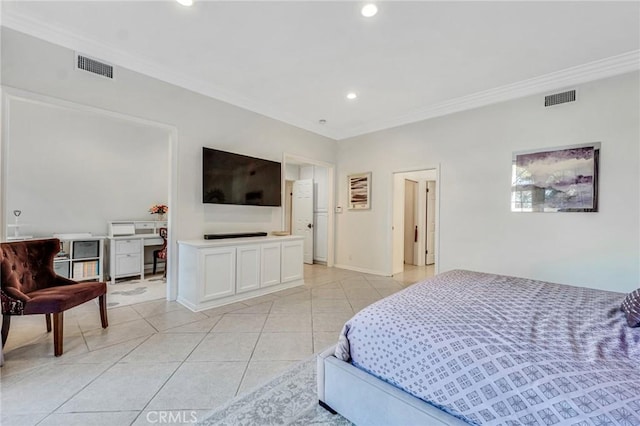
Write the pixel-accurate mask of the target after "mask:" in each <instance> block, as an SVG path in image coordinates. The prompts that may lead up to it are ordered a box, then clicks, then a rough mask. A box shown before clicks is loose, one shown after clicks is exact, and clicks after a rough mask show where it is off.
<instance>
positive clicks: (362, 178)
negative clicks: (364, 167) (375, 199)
mask: <svg viewBox="0 0 640 426" xmlns="http://www.w3.org/2000/svg"><path fill="white" fill-rule="evenodd" d="M348 185H349V205H348V209H349V210H367V209H370V208H371V172H367V173H358V174H353V175H349V176H348Z"/></svg>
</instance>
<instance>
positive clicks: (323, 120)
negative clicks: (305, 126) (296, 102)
mask: <svg viewBox="0 0 640 426" xmlns="http://www.w3.org/2000/svg"><path fill="white" fill-rule="evenodd" d="M318 123H320V124H327V120H325V119H324V118H321V119H320V120H318Z"/></svg>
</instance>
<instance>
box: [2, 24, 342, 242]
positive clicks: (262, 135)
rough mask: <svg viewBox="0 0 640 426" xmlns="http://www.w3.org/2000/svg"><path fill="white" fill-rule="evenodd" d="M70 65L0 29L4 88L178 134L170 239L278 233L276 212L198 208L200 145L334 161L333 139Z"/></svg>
mask: <svg viewBox="0 0 640 426" xmlns="http://www.w3.org/2000/svg"><path fill="white" fill-rule="evenodd" d="M85 53H87V54H90V53H91V52H85ZM73 60H74V53H73V52H72V51H71V50H69V49H66V48H63V47H60V46H56V45H53V44H50V43H47V42H45V41H42V40H39V39H36V38H33V37H30V36H27V35H24V34H22V33H19V32H16V31H12V30H9V29H6V28H2V84H3V85H4V86H9V87H15V88H19V89H24V90H28V91H31V92H35V93H40V94H44V95H47V96H51V97H55V98H60V99H65V100H68V101H72V102H76V103H79V104H83V105H91V106H95V107H98V108H102V109H106V110H110V111H117V112H119V113H122V114H126V115H130V116H134V117H141V118H143V119H148V120H152V121H156V122H160V123H166V124H169V125H173V126H175V127H176V128H177V132H178V141H177V146H178V147H177V157H178V158H177V162H176V164H177V188H176V189H177V190H176V193H177V199H176V200H173V202H174V205H173V206H172V210H173V213H172V214H173V215H174V216H172V217H173V218H175V219H177V221H176V222H175V226H174V227H173V229H172V232H173V236H174V237H175V238H176V239H196V238H202V235H203V234H204V233H213V232H234V231H272V230H278V229H281V220H282V219H281V214H282V209H281V208H280V207H256V206H228V205H211V204H207V205H205V204H203V203H202V158H201V156H202V147H203V146H207V147H210V148H216V149H221V150H227V151H232V152H236V153H240V154H246V155H251V156H254V157H259V158H265V159H267V160H272V161H282V155H283V152H285V151H286V152H287V153H290V154H293V155H299V156H305V157H307V158H313V159H317V160H319V161H325V162H329V163H335V153H336V146H335V141H333V140H331V139H328V138H325V137H322V136H318V135H315V134H312V133H310V132H307V131H304V130H302V129H299V128H296V127H293V126H290V125H287V124H284V123H282V122H279V121H276V120H273V119H270V118H267V117H264V116H261V115H259V114H255V113H252V112H249V111H247V110H244V109H241V108H237V107H234V106H232V105H229V104H226V103H224V102H220V101H217V100H214V99H211V98H208V97H205V96H202V95H198V94H196V93H194V92H190V91H188V90H185V89H182V88H179V87H176V86H172V85H170V84H167V83H164V82H162V81H159V80H155V79H153V78H149V77H147V76H144V75H141V74H138V73H135V72H131V71H129V70H127V69H124V68H121V67H118V66H116V68H115V71H114V74H115V79H114V80H108V79H105V78H102V77H99V76H94V75H91V74H90V73H87V72H83V71H78V70H75V69H74V66H73ZM43 65H46V66H43ZM7 161H9V162H10V161H11V158H7ZM114 191H115V188H114Z"/></svg>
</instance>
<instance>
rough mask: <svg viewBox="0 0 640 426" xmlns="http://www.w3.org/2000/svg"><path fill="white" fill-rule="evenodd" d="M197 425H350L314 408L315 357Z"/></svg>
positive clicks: (318, 407) (337, 417)
mask: <svg viewBox="0 0 640 426" xmlns="http://www.w3.org/2000/svg"><path fill="white" fill-rule="evenodd" d="M199 424H201V425H219V426H227V425H228V426H238V425H247V426H248V425H252V426H253V425H261V426H262V425H264V426H267V425H297V426H306V425H325V426H329V425H331V426H333V425H335V426H348V425H352V423H351V422H349V421H348V420H347V419H345V418H344V417H342V416H341V415H339V414H331V413H329V412H328V411H327V410H325V409H324V408H322V407H320V406H319V405H318V395H317V393H316V357H315V355H314V356H313V357H311V358H309V359H307V360H305V361H302V362H300V363H299V364H296V365H294V366H293V367H291V368H290V369H288V370H287V371H285V372H284V373H282V374H281V375H279V376H278V377H276V378H274V379H272V380H271V381H270V382H268V383H267V384H265V385H263V386H260V387H258V388H256V389H254V390H253V391H250V392H248V393H245V394H244V395H240V396H238V397H236V398H235V399H233V400H231V401H230V402H228V403H227V404H225V405H224V406H222V407H221V408H219V409H217V410H215V411H214V412H213V413H211V414H209V415H208V416H207V417H206V419H205V420H203V421H202V423H199Z"/></svg>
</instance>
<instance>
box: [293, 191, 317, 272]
mask: <svg viewBox="0 0 640 426" xmlns="http://www.w3.org/2000/svg"><path fill="white" fill-rule="evenodd" d="M291 222H292V224H293V234H294V235H301V236H303V237H304V256H303V257H304V263H309V264H312V263H313V179H302V180H297V181H295V182H294V183H293V209H292V212H291Z"/></svg>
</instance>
